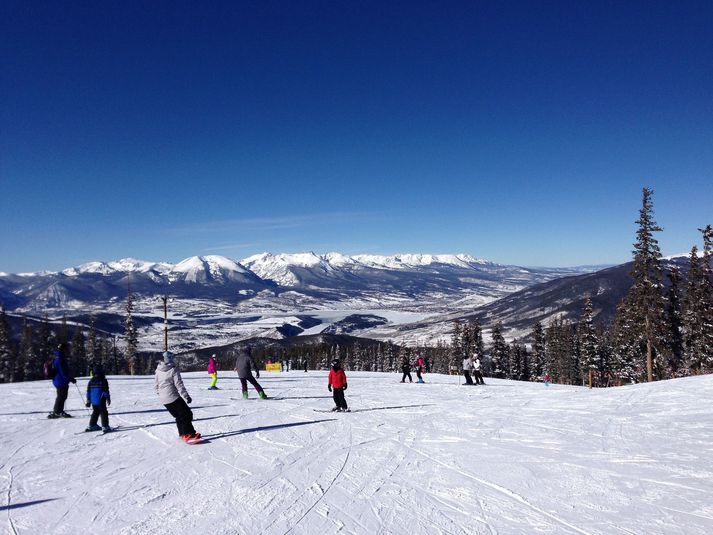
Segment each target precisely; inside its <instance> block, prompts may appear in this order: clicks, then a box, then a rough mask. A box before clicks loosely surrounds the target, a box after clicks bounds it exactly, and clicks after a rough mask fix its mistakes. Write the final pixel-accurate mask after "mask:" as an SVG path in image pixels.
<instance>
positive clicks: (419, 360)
mask: <svg viewBox="0 0 713 535" xmlns="http://www.w3.org/2000/svg"><path fill="white" fill-rule="evenodd" d="M416 366H418V367H419V368H423V357H418V360H417V361H416Z"/></svg>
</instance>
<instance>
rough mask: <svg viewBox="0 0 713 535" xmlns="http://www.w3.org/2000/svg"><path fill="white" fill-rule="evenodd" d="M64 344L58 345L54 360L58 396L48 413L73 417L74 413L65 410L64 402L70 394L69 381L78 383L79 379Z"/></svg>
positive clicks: (52, 416) (54, 378)
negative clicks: (71, 367) (69, 363)
mask: <svg viewBox="0 0 713 535" xmlns="http://www.w3.org/2000/svg"><path fill="white" fill-rule="evenodd" d="M64 348H65V345H64V344H60V345H59V346H57V349H56V350H55V352H54V359H53V360H52V369H51V373H52V384H53V385H54V387H55V388H56V389H57V397H56V398H55V400H54V409H53V410H52V412H50V413H49V414H48V415H47V418H71V417H72V415H71V414H68V413H66V412H64V402H65V401H67V395H68V394H69V383H74V384H77V380H76V379H75V378H74V375H72V372H71V370H70V369H69V365H68V364H67V359H66V358H65V356H64Z"/></svg>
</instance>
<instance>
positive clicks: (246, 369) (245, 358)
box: [235, 347, 267, 399]
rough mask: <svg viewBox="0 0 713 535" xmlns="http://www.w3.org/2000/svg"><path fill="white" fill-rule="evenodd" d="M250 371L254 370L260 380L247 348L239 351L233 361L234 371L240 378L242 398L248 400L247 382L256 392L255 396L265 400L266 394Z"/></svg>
mask: <svg viewBox="0 0 713 535" xmlns="http://www.w3.org/2000/svg"><path fill="white" fill-rule="evenodd" d="M252 370H255V375H257V378H258V379H259V378H260V370H259V369H258V368H257V366H255V361H254V360H253V358H252V351H251V350H250V347H247V348H245V349H243V350H241V351H240V353H239V354H238V358H237V359H236V360H235V371H236V372H238V377H239V378H240V386H241V387H242V390H243V398H244V399H248V382H249V383H250V384H251V385H253V387H254V388H255V390H257V395H258V396H260V399H267V394H265V391H264V390H263V389H262V387H261V386H260V383H258V382H257V381H256V380H255V377H253V374H252Z"/></svg>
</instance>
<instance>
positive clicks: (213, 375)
mask: <svg viewBox="0 0 713 535" xmlns="http://www.w3.org/2000/svg"><path fill="white" fill-rule="evenodd" d="M208 375H210V378H211V382H210V387H211V388H215V384H216V383H217V382H218V374H217V373H209V374H208Z"/></svg>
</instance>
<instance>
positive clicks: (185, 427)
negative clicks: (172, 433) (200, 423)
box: [164, 398, 196, 436]
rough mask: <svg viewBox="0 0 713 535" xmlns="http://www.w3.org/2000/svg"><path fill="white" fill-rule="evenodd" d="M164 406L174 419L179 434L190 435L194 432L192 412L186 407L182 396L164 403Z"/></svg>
mask: <svg viewBox="0 0 713 535" xmlns="http://www.w3.org/2000/svg"><path fill="white" fill-rule="evenodd" d="M164 407H166V409H168V412H170V413H171V416H173V417H174V418H175V419H176V427H178V434H179V435H181V436H182V435H192V434H194V433H195V432H196V430H195V429H194V428H193V412H192V411H191V409H189V408H188V405H186V402H185V401H183V398H178V399H177V400H176V401H172V402H171V403H169V404H167V405H164Z"/></svg>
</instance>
